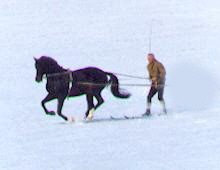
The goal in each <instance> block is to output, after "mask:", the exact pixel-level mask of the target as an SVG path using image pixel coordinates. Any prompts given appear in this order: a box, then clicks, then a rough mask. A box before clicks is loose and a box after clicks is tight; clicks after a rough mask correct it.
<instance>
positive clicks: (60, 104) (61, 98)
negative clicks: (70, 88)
mask: <svg viewBox="0 0 220 170" xmlns="http://www.w3.org/2000/svg"><path fill="white" fill-rule="evenodd" d="M64 100H65V97H60V98H58V107H57V114H58V115H59V116H60V117H62V118H63V119H64V120H65V121H67V120H68V118H67V117H66V116H64V115H63V114H62V108H63V104H64Z"/></svg>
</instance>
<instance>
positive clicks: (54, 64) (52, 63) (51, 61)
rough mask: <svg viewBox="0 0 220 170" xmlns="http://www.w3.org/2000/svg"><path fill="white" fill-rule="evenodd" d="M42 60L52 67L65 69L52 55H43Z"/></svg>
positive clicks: (40, 59)
mask: <svg viewBox="0 0 220 170" xmlns="http://www.w3.org/2000/svg"><path fill="white" fill-rule="evenodd" d="M38 61H40V62H43V63H45V64H46V65H47V66H50V68H57V69H60V70H65V69H64V68H63V67H61V66H60V65H59V64H58V63H57V61H56V60H55V59H53V58H51V57H48V56H42V57H40V58H39V60H38Z"/></svg>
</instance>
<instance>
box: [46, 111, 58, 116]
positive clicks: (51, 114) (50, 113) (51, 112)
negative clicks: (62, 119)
mask: <svg viewBox="0 0 220 170" xmlns="http://www.w3.org/2000/svg"><path fill="white" fill-rule="evenodd" d="M47 114H48V115H50V116H54V115H56V113H55V112H54V111H50V112H48V113H47Z"/></svg>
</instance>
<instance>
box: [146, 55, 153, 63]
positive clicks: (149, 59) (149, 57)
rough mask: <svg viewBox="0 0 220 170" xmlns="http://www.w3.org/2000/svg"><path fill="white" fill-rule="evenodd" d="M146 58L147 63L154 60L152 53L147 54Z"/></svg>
mask: <svg viewBox="0 0 220 170" xmlns="http://www.w3.org/2000/svg"><path fill="white" fill-rule="evenodd" d="M147 59H148V62H149V63H152V62H153V61H154V57H153V56H152V55H148V56H147Z"/></svg>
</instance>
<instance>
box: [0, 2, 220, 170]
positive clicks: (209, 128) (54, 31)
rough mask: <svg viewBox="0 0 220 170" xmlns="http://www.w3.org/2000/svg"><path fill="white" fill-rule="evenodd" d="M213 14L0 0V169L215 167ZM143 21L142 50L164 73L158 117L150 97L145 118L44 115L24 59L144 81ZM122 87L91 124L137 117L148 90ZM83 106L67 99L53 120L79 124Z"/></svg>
mask: <svg viewBox="0 0 220 170" xmlns="http://www.w3.org/2000/svg"><path fill="white" fill-rule="evenodd" d="M219 7H220V1H218V0H209V1H207V0H199V1H198V0H184V1H179V0H170V1H164V0H138V1H137V0H105V1H103V0H83V1H79V0H78V1H77V0H72V1H71V0H63V1H60V0H44V1H36V0H22V1H21V0H20V1H19V0H1V1H0V23H1V24H0V71H1V72H0V79H1V83H0V93H1V95H0V107H1V113H0V114H1V118H0V136H1V137H0V170H61V169H62V170H73V169H83V170H84V169H85V170H86V169H91V170H103V169H105V170H112V169H118V170H134V169H137V170H142V169H143V170H146V169H149V170H161V169H163V170H200V169H204V170H207V169H210V170H218V169H219V167H220V163H219V160H220V124H219V122H220V97H219V96H220V95H219V90H220V86H219V76H220V68H219V66H220V57H219V55H220V48H219V44H220V33H219V30H220V8H219ZM151 24H152V27H153V35H152V50H153V51H154V52H155V54H156V56H157V58H158V59H159V60H160V61H162V62H163V63H164V65H165V66H166V69H167V87H166V94H165V97H166V101H167V106H168V110H169V115H168V116H160V117H159V116H157V114H158V113H160V107H159V105H158V102H157V101H156V100H154V105H153V114H154V116H153V117H152V118H151V119H149V120H135V121H121V122H106V121H103V122H99V123H91V124H83V123H76V124H65V123H64V122H63V121H62V119H61V118H59V117H48V116H46V115H45V114H44V112H43V109H42V108H41V106H40V102H41V100H42V99H43V98H44V97H45V95H46V91H45V81H44V82H43V83H41V84H38V83H35V81H34V79H35V74H36V72H35V68H34V60H33V56H35V57H39V56H41V55H48V56H51V57H54V58H55V59H56V60H57V61H58V62H59V63H60V64H61V65H62V66H64V67H66V68H71V69H73V70H74V69H78V68H82V67H85V66H96V67H99V68H101V69H103V70H106V71H112V72H120V73H126V74H132V75H138V76H147V73H146V64H147V63H146V60H145V59H146V55H147V53H148V45H149V42H148V40H149V32H150V25H151ZM121 82H122V83H149V82H145V81H139V80H138V81H136V80H127V81H125V80H122V81H121ZM126 89H127V90H128V91H130V92H131V93H132V97H131V98H130V99H129V100H119V99H116V98H114V97H113V96H112V95H111V93H110V91H109V89H108V88H107V89H106V90H105V91H104V93H103V96H104V98H105V101H106V103H105V104H104V105H103V106H102V107H101V108H100V109H99V110H98V111H97V112H96V113H95V118H96V119H99V118H100V119H103V118H108V117H109V116H110V115H113V116H116V117H117V116H118V117H120V116H123V115H125V114H126V115H138V114H141V113H143V112H144V111H145V105H146V95H147V92H148V90H149V88H143V87H142V88H140V87H129V88H128V87H126ZM48 107H49V108H51V109H54V110H55V109H56V102H52V103H51V104H48ZM86 107H87V106H86V101H85V97H79V98H74V99H71V100H68V101H66V102H65V106H64V110H63V113H64V114H66V115H69V116H70V115H72V116H74V117H76V118H77V119H82V118H83V116H84V113H85V111H86Z"/></svg>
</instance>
